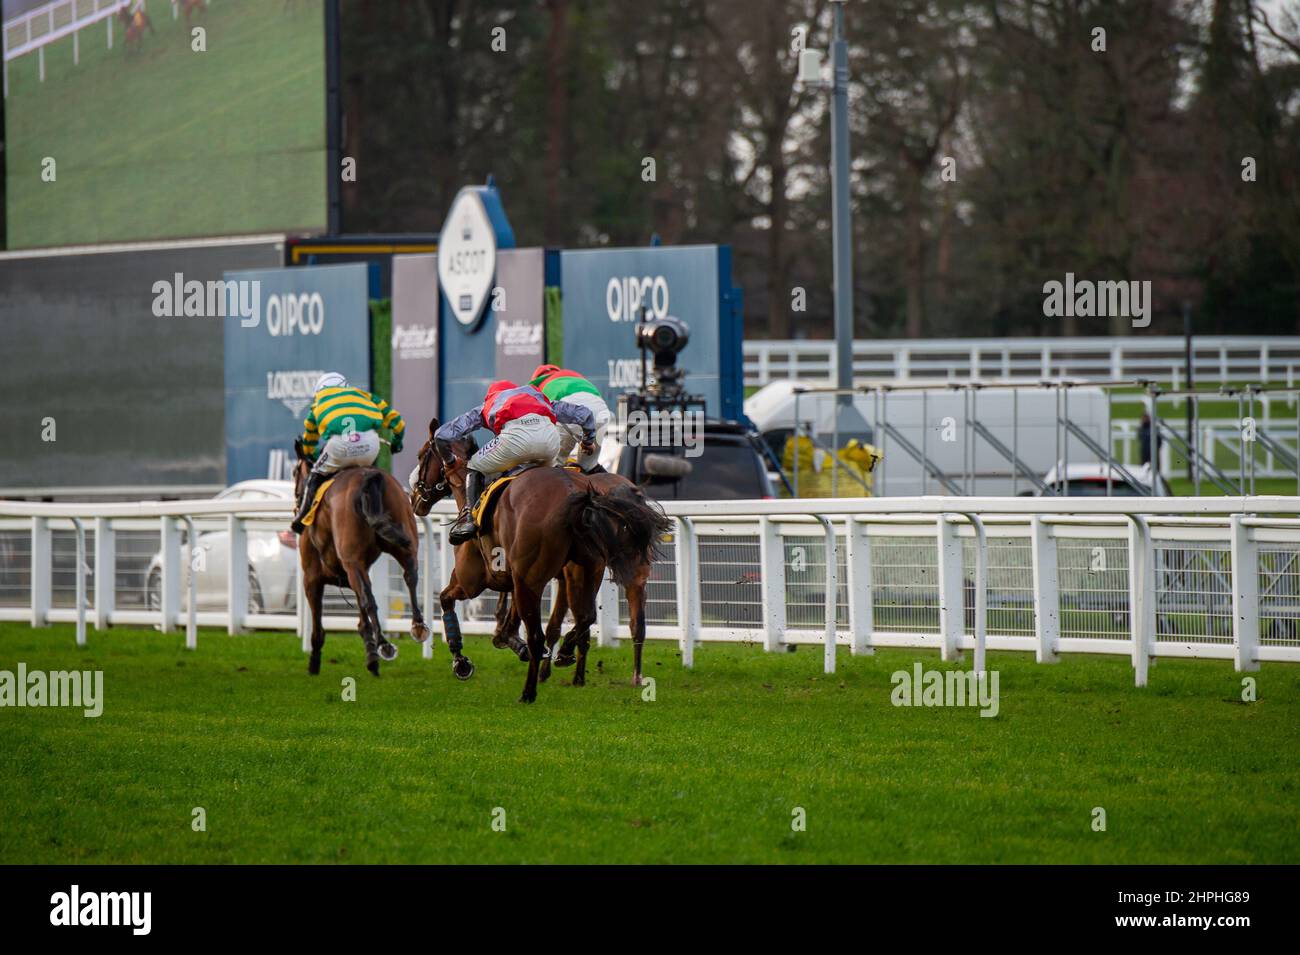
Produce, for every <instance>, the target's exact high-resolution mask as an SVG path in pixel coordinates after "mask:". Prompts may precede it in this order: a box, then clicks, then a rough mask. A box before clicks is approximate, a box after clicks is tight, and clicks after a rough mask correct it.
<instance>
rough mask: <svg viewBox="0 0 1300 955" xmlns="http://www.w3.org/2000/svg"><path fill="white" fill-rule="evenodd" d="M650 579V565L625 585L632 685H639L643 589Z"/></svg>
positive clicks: (642, 642) (643, 629) (642, 634)
mask: <svg viewBox="0 0 1300 955" xmlns="http://www.w3.org/2000/svg"><path fill="white" fill-rule="evenodd" d="M649 579H650V565H649V564H644V565H643V566H642V567H640V568H639V569H638V570H637V574H636V577H635V578H634V579H633V580H632V582H631V583H630V584H628V585H627V588H626V590H627V615H628V626H629V628H630V629H631V631H632V685H633V686H640V685H641V648H642V646H643V645H644V644H645V589H646V581H647V580H649Z"/></svg>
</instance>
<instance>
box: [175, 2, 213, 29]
mask: <svg viewBox="0 0 1300 955" xmlns="http://www.w3.org/2000/svg"><path fill="white" fill-rule="evenodd" d="M180 4H181V12H182V13H184V14H185V25H186V26H189V25H190V15H191V14H192V13H194V11H195V10H197V11H198V12H199V13H203V14H206V13H207V12H208V2H207V0H180Z"/></svg>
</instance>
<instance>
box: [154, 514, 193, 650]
mask: <svg viewBox="0 0 1300 955" xmlns="http://www.w3.org/2000/svg"><path fill="white" fill-rule="evenodd" d="M158 522H159V523H158V544H159V548H160V553H161V554H162V578H161V580H160V581H159V583H158V609H159V610H160V611H161V612H162V620H161V621H160V622H159V625H160V626H161V628H162V632H163V633H171V632H172V629H173V628H174V627H175V626H176V615H177V614H178V613H179V612H180V602H181V577H182V575H183V574H192V573H193V572H194V571H193V560H194V548H195V546H196V545H195V543H194V541H193V540H191V541H189V542H188V543H187V544H186V547H185V554H184V555H182V554H181V535H180V530H179V529H178V528H177V526H176V518H174V517H160V518H159V519H158ZM182 556H183V559H184V563H182ZM182 567H183V568H185V569H184V570H182Z"/></svg>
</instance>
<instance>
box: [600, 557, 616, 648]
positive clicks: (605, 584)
mask: <svg viewBox="0 0 1300 955" xmlns="http://www.w3.org/2000/svg"><path fill="white" fill-rule="evenodd" d="M596 646H598V647H617V646H618V584H616V583H614V580H613V578H611V577H610V576H609V571H606V572H605V575H604V576H603V577H602V578H601V580H600V589H599V590H597V591H596Z"/></svg>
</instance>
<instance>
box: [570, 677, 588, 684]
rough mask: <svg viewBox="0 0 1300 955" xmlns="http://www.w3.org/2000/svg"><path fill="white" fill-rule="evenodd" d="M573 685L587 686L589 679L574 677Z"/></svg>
mask: <svg viewBox="0 0 1300 955" xmlns="http://www.w3.org/2000/svg"><path fill="white" fill-rule="evenodd" d="M573 685H574V686H586V685H587V680H586V678H585V677H580V676H575V677H574V678H573Z"/></svg>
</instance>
